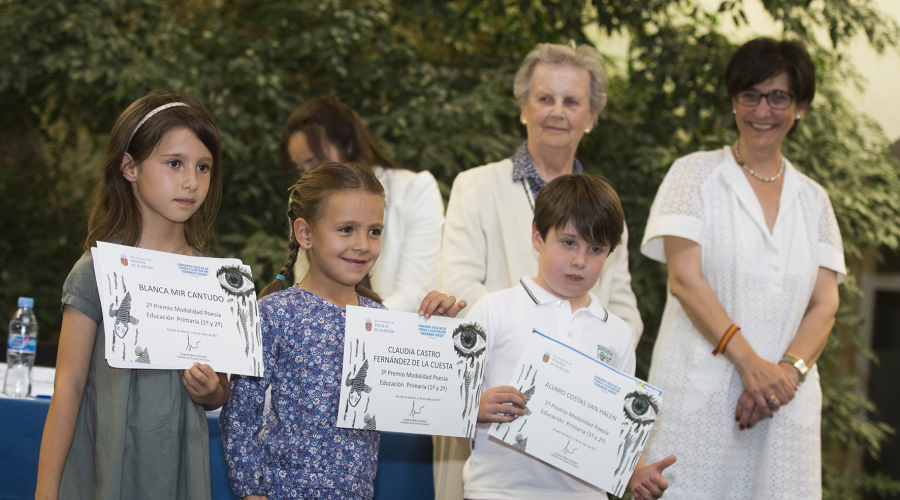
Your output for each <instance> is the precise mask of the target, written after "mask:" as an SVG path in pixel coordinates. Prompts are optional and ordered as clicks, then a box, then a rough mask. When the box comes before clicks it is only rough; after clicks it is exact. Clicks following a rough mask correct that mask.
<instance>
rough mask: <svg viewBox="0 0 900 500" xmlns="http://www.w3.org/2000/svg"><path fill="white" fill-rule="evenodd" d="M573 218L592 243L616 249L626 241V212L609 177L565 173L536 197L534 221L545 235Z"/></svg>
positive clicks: (580, 230)
mask: <svg viewBox="0 0 900 500" xmlns="http://www.w3.org/2000/svg"><path fill="white" fill-rule="evenodd" d="M569 222H572V224H573V225H574V226H575V229H576V231H578V234H579V235H580V236H581V237H582V238H584V239H585V240H586V241H588V242H589V243H591V244H594V245H598V246H606V245H608V246H609V251H610V252H612V251H613V250H615V248H616V246H617V245H618V244H619V243H621V242H622V232H623V231H624V229H625V212H624V211H623V210H622V203H621V202H619V195H617V194H616V191H615V190H614V189H613V188H612V186H610V185H609V183H608V182H606V181H605V180H603V179H601V178H599V177H596V176H593V175H590V174H571V175H561V176H559V177H557V178H556V179H553V180H552V181H550V183H548V184H547V185H546V186H544V188H543V189H541V192H540V193H538V196H537V199H536V200H534V225H535V227H536V228H537V230H538V232H539V233H541V238H544V239H546V238H547V233H548V232H550V230H551V229H559V228H562V227H565V226H566V225H567V224H568V223H569Z"/></svg>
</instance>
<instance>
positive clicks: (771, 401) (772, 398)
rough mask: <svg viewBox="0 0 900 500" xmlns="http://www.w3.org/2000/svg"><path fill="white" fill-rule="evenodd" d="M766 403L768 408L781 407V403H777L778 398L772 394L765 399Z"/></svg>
mask: <svg viewBox="0 0 900 500" xmlns="http://www.w3.org/2000/svg"><path fill="white" fill-rule="evenodd" d="M766 403H769V406H781V401H779V400H778V396H776V395H774V394H772V395H771V396H769V397H768V398H766Z"/></svg>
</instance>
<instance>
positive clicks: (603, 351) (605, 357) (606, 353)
mask: <svg viewBox="0 0 900 500" xmlns="http://www.w3.org/2000/svg"><path fill="white" fill-rule="evenodd" d="M612 358H613V356H612V351H610V350H609V349H608V348H606V347H603V346H602V345H598V346H597V359H599V360H600V361H602V362H603V363H606V364H608V365H609V364H612Z"/></svg>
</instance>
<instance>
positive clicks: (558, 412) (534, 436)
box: [489, 330, 662, 496]
mask: <svg viewBox="0 0 900 500" xmlns="http://www.w3.org/2000/svg"><path fill="white" fill-rule="evenodd" d="M510 385H511V386H512V387H514V388H516V389H518V390H519V391H521V392H522V393H524V394H525V398H526V399H525V404H526V409H525V416H523V417H519V418H517V419H515V420H513V421H512V422H508V423H495V424H492V425H491V429H490V431H489V435H491V436H493V437H495V438H497V439H500V440H501V441H503V442H505V443H507V444H509V445H512V446H514V447H515V448H517V449H519V450H521V451H523V452H525V453H528V454H529V455H532V456H534V457H536V458H539V459H540V460H543V461H544V462H547V463H548V464H550V465H553V466H554V467H557V468H559V469H561V470H563V471H565V472H568V473H569V474H572V475H573V476H575V477H577V478H579V479H582V480H584V481H586V482H588V483H590V484H593V485H595V486H597V487H599V488H602V489H604V490H606V491H608V492H610V493H612V494H613V495H616V496H622V494H623V493H624V492H625V489H626V488H627V486H628V481H629V479H630V478H631V474H632V472H633V471H634V468H635V466H636V465H637V462H638V458H639V457H640V455H641V451H642V450H643V448H644V444H645V443H646V442H647V437H648V436H649V434H650V429H652V428H653V422H654V421H655V420H656V413H657V411H659V405H660V404H661V403H662V391H661V390H659V389H657V388H655V387H653V386H651V385H649V384H647V383H646V382H643V381H641V380H638V379H636V378H634V377H631V376H628V375H625V374H623V373H621V372H619V371H616V370H615V369H613V368H611V367H610V366H609V365H606V364H604V363H601V362H600V361H598V360H596V359H594V358H592V357H590V356H587V355H585V354H582V353H581V352H579V351H577V350H575V349H573V348H571V347H569V346H567V345H565V344H562V343H560V342H558V341H556V340H553V339H551V338H549V337H547V336H545V335H543V334H541V333H540V332H538V331H537V330H535V331H534V332H533V333H532V334H531V337H530V338H529V339H528V343H527V344H526V346H525V350H524V351H523V352H522V356H521V357H520V358H519V363H518V365H517V366H516V369H515V372H514V376H513V380H511V381H510Z"/></svg>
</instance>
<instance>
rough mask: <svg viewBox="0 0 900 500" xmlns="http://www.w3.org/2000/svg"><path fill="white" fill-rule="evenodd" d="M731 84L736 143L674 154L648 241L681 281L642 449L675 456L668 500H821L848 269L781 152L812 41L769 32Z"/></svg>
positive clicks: (805, 97) (825, 210) (832, 226)
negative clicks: (827, 404) (824, 381)
mask: <svg viewBox="0 0 900 500" xmlns="http://www.w3.org/2000/svg"><path fill="white" fill-rule="evenodd" d="M726 82H727V86H728V94H729V96H730V97H731V104H732V107H733V110H734V120H735V123H736V124H737V128H738V131H739V132H740V137H739V139H738V140H737V141H736V142H735V143H734V144H732V145H728V146H725V147H723V148H722V149H719V150H717V151H708V152H698V153H693V154H691V155H688V156H686V157H683V158H681V159H679V160H678V161H676V162H675V164H674V165H673V166H672V168H671V170H670V171H669V172H668V174H667V175H666V178H665V180H664V181H663V183H662V185H661V186H660V188H659V192H658V193H657V195H656V199H655V200H654V202H653V206H652V208H651V211H650V218H649V220H648V222H647V229H646V232H645V234H644V239H643V242H642V244H641V251H642V253H644V255H647V256H648V257H650V258H652V259H655V260H658V261H660V262H665V263H666V264H667V266H668V276H669V297H668V300H667V303H666V309H665V312H664V314H663V319H662V324H661V326H660V331H659V337H658V339H657V341H656V345H655V348H654V350H653V362H652V365H651V368H650V383H652V384H654V385H656V386H657V387H661V388H663V389H664V391H665V394H664V396H665V401H664V402H663V405H662V407H661V408H660V413H659V415H658V418H657V421H656V425H655V427H654V428H653V433H652V434H651V436H650V439H649V442H648V445H647V448H645V452H644V453H645V459H646V460H647V461H648V463H652V462H654V461H656V460H659V459H661V458H663V456H664V455H666V454H668V453H670V452H672V451H673V450H674V452H675V453H677V454H678V464H676V465H675V466H674V467H672V468H671V469H670V470H671V472H669V474H668V475H669V477H668V479H669V481H670V484H671V487H670V488H669V489H668V490H667V491H666V497H667V498H670V499H681V498H690V499H692V500H694V499H722V498H728V499H731V500H736V499H758V498H766V499H780V498H784V499H788V498H789V499H798V498H817V499H818V498H821V496H822V480H821V443H820V423H821V409H822V392H821V389H820V387H819V375H818V371H817V370H816V365H815V363H816V360H817V359H818V357H819V355H820V354H821V353H822V350H823V349H824V347H825V342H826V340H827V338H828V334H829V332H830V331H831V327H832V326H833V325H834V315H835V313H836V311H837V308H838V302H839V301H838V288H837V287H838V283H839V282H840V281H842V280H843V278H844V275H845V273H846V271H845V267H844V256H843V250H842V246H841V235H840V232H839V231H838V226H837V221H836V219H835V217H834V211H833V210H832V208H831V202H830V201H829V199H828V195H827V194H826V193H825V190H824V189H822V187H821V186H819V185H818V184H817V183H815V182H814V181H813V180H811V179H810V178H808V177H807V176H805V175H803V174H802V173H801V172H800V171H798V170H797V169H795V168H794V166H793V165H792V164H791V162H790V161H788V160H787V159H786V158H784V156H783V155H782V144H783V142H784V140H785V138H787V137H788V135H789V134H790V133H791V132H792V131H793V130H794V129H795V128H796V127H797V125H798V123H799V121H800V119H801V118H802V117H803V114H804V113H806V112H807V109H808V106H809V103H810V102H811V101H812V99H813V96H814V94H815V68H814V66H813V63H812V61H811V59H810V56H809V54H808V53H807V52H806V50H805V49H804V48H803V46H802V45H801V44H800V43H797V42H787V41H776V40H773V39H771V38H758V39H755V40H752V41H750V42H747V43H746V44H744V45H743V46H741V47H740V48H739V49H738V50H737V52H735V54H734V56H733V57H732V58H731V61H730V62H729V64H728V69H727V72H726ZM667 472H668V471H667Z"/></svg>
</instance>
